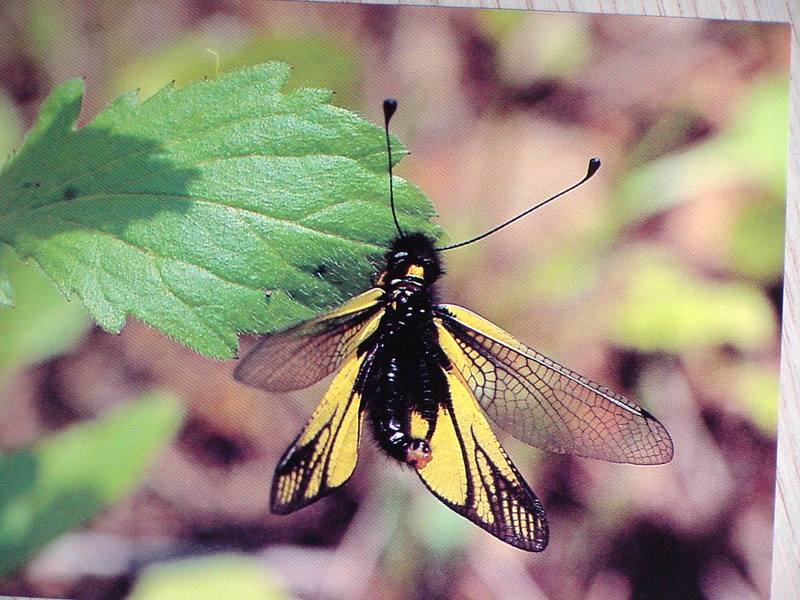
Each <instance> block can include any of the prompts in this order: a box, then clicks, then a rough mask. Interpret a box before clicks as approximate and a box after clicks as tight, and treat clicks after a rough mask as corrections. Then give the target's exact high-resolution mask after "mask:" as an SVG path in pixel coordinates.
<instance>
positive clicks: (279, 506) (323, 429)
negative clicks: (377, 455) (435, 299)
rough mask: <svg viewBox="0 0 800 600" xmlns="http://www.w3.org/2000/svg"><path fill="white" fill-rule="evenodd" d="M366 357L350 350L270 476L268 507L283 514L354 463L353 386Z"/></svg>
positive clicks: (357, 402) (325, 489) (326, 490)
mask: <svg viewBox="0 0 800 600" xmlns="http://www.w3.org/2000/svg"><path fill="white" fill-rule="evenodd" d="M363 361H364V357H363V356H362V357H356V356H355V355H353V356H351V357H350V358H349V359H347V361H346V362H345V364H344V366H343V367H342V369H341V371H339V373H338V374H337V375H336V377H335V378H334V380H333V383H331V386H330V388H328V391H327V393H326V394H325V397H324V398H323V399H322V402H320V404H319V406H318V407H317V409H316V410H315V411H314V414H313V415H311V419H310V420H309V421H308V424H307V425H306V426H305V428H304V429H303V431H302V432H300V435H299V436H297V439H296V440H295V441H294V443H293V444H292V445H291V446H290V447H289V448H288V450H286V452H285V453H284V455H283V457H282V458H281V461H280V462H279V463H278V467H277V468H276V470H275V478H274V480H273V482H272V502H271V504H272V512H274V513H277V514H287V513H290V512H293V511H295V510H298V509H300V508H303V507H304V506H308V505H309V504H311V503H313V502H315V501H317V500H319V499H320V498H322V497H324V496H327V495H328V494H330V493H331V492H333V491H334V490H336V489H337V488H339V487H341V486H342V485H344V484H345V483H346V482H347V480H348V479H350V476H351V475H352V474H353V471H354V470H355V468H356V462H357V460H358V445H359V440H360V439H361V427H362V421H363V419H362V417H361V397H360V395H359V394H358V392H357V391H356V390H355V389H354V384H355V381H356V378H357V376H358V372H359V369H360V367H361V364H362V363H363Z"/></svg>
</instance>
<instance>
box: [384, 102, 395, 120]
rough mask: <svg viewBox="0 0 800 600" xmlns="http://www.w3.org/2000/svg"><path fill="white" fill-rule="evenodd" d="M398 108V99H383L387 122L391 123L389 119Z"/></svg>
mask: <svg viewBox="0 0 800 600" xmlns="http://www.w3.org/2000/svg"><path fill="white" fill-rule="evenodd" d="M396 110H397V100H395V99H394V98H387V99H386V100H384V101H383V116H384V118H385V119H386V123H387V124H388V123H389V119H391V118H392V115H394V112H395V111H396Z"/></svg>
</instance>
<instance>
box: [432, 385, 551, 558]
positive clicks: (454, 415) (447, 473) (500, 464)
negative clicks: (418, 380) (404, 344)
mask: <svg viewBox="0 0 800 600" xmlns="http://www.w3.org/2000/svg"><path fill="white" fill-rule="evenodd" d="M445 375H446V377H447V383H448V387H449V393H450V398H449V399H447V400H446V401H445V402H443V403H441V404H440V407H439V413H438V415H437V418H436V428H435V429H434V432H433V435H432V436H431V440H430V445H431V456H432V459H431V461H430V462H429V463H428V464H427V465H426V466H424V467H422V468H418V469H417V473H418V474H419V476H420V478H421V479H422V481H423V482H424V483H425V485H426V486H427V487H428V489H429V490H430V491H431V492H433V494H434V495H435V496H436V497H437V498H439V499H440V500H441V501H442V502H444V503H445V504H446V505H447V506H449V507H450V508H451V509H453V510H454V511H456V512H457V513H459V514H460V515H463V516H464V517H466V518H467V519H469V520H470V521H472V522H473V523H475V524H476V525H479V526H480V527H482V528H483V529H485V530H486V531H488V532H489V533H491V534H492V535H494V536H496V537H498V538H500V539H501V540H503V541H504V542H507V543H509V544H511V545H513V546H516V547H518V548H522V549H523V550H529V551H532V552H540V551H542V550H544V549H545V547H546V546H547V539H548V527H547V519H546V517H545V514H544V509H543V508H542V505H541V503H540V502H539V500H538V499H537V498H536V496H535V495H534V494H533V492H532V491H531V490H530V488H529V487H528V485H527V484H526V483H525V481H524V480H523V479H522V477H521V476H520V474H519V473H518V472H517V469H516V468H515V467H514V465H513V464H512V462H511V461H510V460H509V458H508V456H507V455H506V453H505V450H503V448H502V446H501V445H500V442H498V441H497V438H496V437H495V435H494V433H493V432H492V430H491V428H490V427H489V423H488V422H487V421H486V418H485V417H484V416H483V414H482V413H481V410H480V408H479V407H478V404H477V402H476V401H475V398H474V397H473V395H472V393H471V391H470V390H469V389H468V388H467V384H466V382H465V381H464V380H463V379H462V377H461V374H460V373H458V372H457V371H449V372H448V371H445Z"/></svg>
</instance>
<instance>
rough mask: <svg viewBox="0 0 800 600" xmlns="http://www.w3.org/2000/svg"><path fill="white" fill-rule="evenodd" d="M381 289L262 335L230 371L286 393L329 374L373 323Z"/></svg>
mask: <svg viewBox="0 0 800 600" xmlns="http://www.w3.org/2000/svg"><path fill="white" fill-rule="evenodd" d="M383 294H384V292H383V290H381V289H379V288H373V289H371V290H368V291H366V292H364V293H363V294H360V295H358V296H356V297H354V298H352V299H351V300H349V301H348V302H346V303H344V304H343V305H341V306H340V307H339V308H337V309H335V310H333V311H331V312H329V313H326V314H324V315H322V316H320V317H318V318H316V319H311V320H310V321H305V322H304V323H300V324H299V325H296V326H294V327H291V328H289V329H287V330H286V331H282V332H280V333H275V334H269V335H266V336H264V337H263V338H262V339H261V340H260V341H259V343H258V345H257V346H256V347H255V348H253V350H252V351H251V352H250V353H249V354H248V355H247V356H246V357H245V358H244V359H243V360H242V362H241V364H239V366H237V367H236V370H235V371H234V373H233V376H234V377H235V378H236V379H238V380H239V381H241V382H242V383H246V384H248V385H251V386H253V387H257V388H260V389H262V390H265V391H268V392H288V391H291V390H299V389H302V388H306V387H308V386H310V385H313V384H314V383H316V382H317V381H319V380H321V379H322V378H324V377H326V376H327V375H330V374H331V373H333V371H335V370H336V369H337V368H338V367H339V365H341V364H342V362H343V361H344V360H345V358H346V357H347V356H349V355H350V354H352V353H354V352H355V350H356V348H357V347H358V344H359V343H360V342H361V341H362V340H363V339H364V338H365V337H366V335H364V334H365V333H367V332H368V331H373V330H374V329H375V328H376V327H377V325H378V320H379V319H378V318H377V316H376V315H378V313H380V307H381V304H380V300H381V298H382V297H383Z"/></svg>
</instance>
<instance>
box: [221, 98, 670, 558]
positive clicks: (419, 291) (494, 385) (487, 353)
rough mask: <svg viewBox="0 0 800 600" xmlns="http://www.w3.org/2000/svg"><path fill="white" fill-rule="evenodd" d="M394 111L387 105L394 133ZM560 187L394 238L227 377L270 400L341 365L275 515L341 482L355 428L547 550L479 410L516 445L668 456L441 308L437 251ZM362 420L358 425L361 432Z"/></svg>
mask: <svg viewBox="0 0 800 600" xmlns="http://www.w3.org/2000/svg"><path fill="white" fill-rule="evenodd" d="M396 107H397V103H396V102H395V101H393V100H387V101H385V102H384V114H385V117H386V121H385V123H386V139H387V148H388V154H389V176H390V177H389V179H390V182H391V163H392V161H391V146H390V145H389V134H388V125H389V120H390V119H391V117H392V115H393V114H394V111H395V109H396ZM599 166H600V161H599V160H597V159H592V161H590V163H589V170H588V172H587V174H586V176H585V177H584V178H583V179H582V180H581V181H579V182H578V183H576V184H575V185H573V186H571V187H569V188H567V189H566V190H564V191H563V192H561V193H559V194H556V195H555V196H553V197H551V198H548V199H547V200H545V201H544V202H541V203H539V204H537V205H536V206H534V207H532V208H530V209H528V210H526V211H525V212H524V213H522V214H520V215H517V216H516V217H514V218H513V219H511V220H510V221H507V222H506V223H503V224H502V225H499V226H498V227H495V228H494V229H492V230H490V231H488V232H486V233H484V234H482V235H480V236H477V237H475V238H472V239H471V240H468V241H466V242H462V243H460V244H455V245H453V246H448V247H446V248H436V247H435V245H434V241H433V240H432V239H430V238H429V237H427V236H425V235H423V234H418V233H415V234H404V233H403V232H402V230H401V229H400V226H399V223H398V222H397V216H396V213H395V211H394V194H393V192H392V187H391V183H390V186H389V188H390V198H391V206H392V215H393V217H394V220H395V225H396V226H397V230H398V234H399V235H398V237H397V238H396V239H395V240H394V242H393V243H392V246H391V248H390V249H389V251H388V252H387V254H386V266H385V268H384V270H383V271H382V272H381V273H380V274H379V276H378V277H377V279H376V280H375V283H374V287H372V289H370V290H368V291H366V292H364V293H362V294H361V295H359V296H356V297H354V298H353V299H351V300H350V301H348V302H346V303H345V304H343V305H342V306H340V307H339V308H337V309H335V310H333V311H331V312H329V313H327V314H324V315H322V316H321V317H318V318H316V319H312V320H310V321H307V322H304V323H301V324H299V325H297V326H295V327H292V328H290V329H288V330H286V331H283V332H281V333H277V334H274V335H267V336H265V337H263V338H262V339H261V341H260V343H259V344H258V345H257V346H256V347H255V348H254V349H253V351H252V352H251V353H250V354H249V355H248V356H247V357H246V358H245V359H244V360H243V362H242V363H241V364H240V365H239V366H238V368H237V369H236V372H235V377H236V378H237V379H238V380H240V381H242V382H244V383H247V384H250V385H253V386H256V387H259V388H261V389H264V390H268V391H271V392H284V391H289V390H296V389H301V388H305V387H308V386H310V385H311V384H313V383H315V382H317V381H319V380H321V379H322V378H324V377H325V376H327V375H329V374H331V373H333V372H334V371H337V370H338V373H337V375H336V376H335V378H334V379H333V382H332V383H331V385H330V388H329V389H328V391H327V393H326V394H325V397H324V398H323V399H322V402H321V403H320V405H319V406H318V407H317V409H316V411H314V414H313V415H312V416H311V419H310V420H309V422H308V424H307V425H306V426H305V428H304V429H303V431H301V432H300V435H299V436H297V438H296V439H295V440H294V442H293V443H292V445H291V446H290V447H289V448H288V450H287V451H286V453H285V454H284V455H283V457H282V458H281V460H280V463H279V464H278V467H277V469H276V471H275V478H274V480H273V484H272V500H271V504H272V507H271V508H272V511H273V512H275V513H279V514H287V513H290V512H293V511H295V510H297V509H300V508H303V507H304V506H307V505H309V504H311V503H313V502H316V501H317V500H319V499H320V498H322V497H324V496H327V495H328V494H330V493H331V492H333V491H335V490H336V489H337V488H339V487H341V486H342V485H344V484H345V483H346V482H347V480H348V479H349V478H350V476H351V475H352V474H353V471H354V470H355V467H356V461H357V459H358V449H359V442H360V438H361V432H362V429H363V428H364V427H365V426H367V427H370V428H371V429H372V435H373V437H374V438H375V440H376V441H377V443H378V445H379V446H380V447H381V448H382V449H383V450H384V451H385V452H386V453H387V454H388V455H389V456H390V457H392V458H393V459H395V460H397V461H400V462H402V463H406V464H408V465H411V466H412V467H413V468H414V469H415V470H416V471H417V473H418V475H419V477H420V478H421V479H422V481H423V483H424V484H425V485H426V486H427V487H428V489H429V490H430V491H431V492H433V494H434V495H435V496H436V497H437V498H439V499H440V500H441V501H442V502H444V503H445V504H446V505H447V506H449V507H450V508H451V509H453V510H454V511H456V512H457V513H459V514H461V515H463V516H464V517H466V518H468V519H469V520H470V521H472V522H473V523H475V524H477V525H479V526H480V527H482V528H484V529H485V530H486V531H488V532H489V533H491V534H492V535H494V536H497V537H498V538H500V539H501V540H503V541H504V542H507V543H509V544H512V545H513V546H516V547H518V548H522V549H523V550H529V551H534V552H537V551H541V550H544V548H545V547H546V546H547V541H548V526H547V519H546V517H545V512H544V508H543V507H542V504H541V503H540V502H539V500H538V499H537V498H536V496H535V495H534V493H533V492H532V491H531V489H530V488H529V487H528V485H527V484H526V483H525V481H524V480H523V479H522V477H521V476H520V474H519V472H518V471H517V469H516V468H515V467H514V464H513V463H512V462H511V460H510V459H509V458H508V455H507V454H506V453H505V451H504V450H503V447H502V446H501V445H500V443H499V442H498V440H497V438H496V437H495V435H494V433H493V432H492V430H491V428H490V427H489V423H488V422H487V420H486V417H485V416H484V414H483V413H484V412H485V413H486V414H488V415H489V417H491V418H492V420H493V421H494V422H495V423H497V424H498V425H499V426H500V427H502V428H503V429H504V430H506V431H507V432H509V433H511V434H512V435H513V436H515V437H517V438H518V439H520V440H522V441H524V442H526V443H528V444H532V445H534V446H537V447H539V448H543V449H545V450H549V451H551V452H559V453H567V454H575V455H578V456H583V457H587V458H596V459H602V460H607V461H612V462H621V463H633V464H643V465H655V464H662V463H665V462H668V461H669V460H670V459H671V458H672V453H673V446H672V440H671V439H670V436H669V434H668V433H667V430H666V429H665V428H664V426H663V425H661V423H659V422H658V421H657V420H656V419H655V418H654V417H653V416H652V415H650V414H649V413H648V412H647V411H645V410H644V409H642V408H641V407H639V406H637V405H636V404H635V403H633V402H631V401H630V400H628V399H627V398H625V397H623V396H621V395H619V394H616V393H614V392H613V391H611V390H609V389H608V388H606V387H603V386H601V385H599V384H597V383H595V382H593V381H590V380H589V379H587V378H586V377H583V376H582V375H579V374H578V373H575V372H574V371H571V370H570V369H567V368H566V367H563V366H561V365H560V364H558V363H556V362H554V361H552V360H550V359H549V358H547V357H546V356H543V355H542V354H540V353H538V352H536V351H535V350H532V349H531V348H528V347H527V346H525V345H524V344H522V343H521V342H519V341H517V340H516V339H514V337H512V336H511V335H509V334H508V333H506V332H505V331H503V330H502V329H500V328H499V327H497V326H496V325H493V324H492V323H490V322H489V321H486V320H485V319H483V318H481V317H479V316H478V315H476V314H475V313H473V312H470V311H469V310H467V309H465V308H461V307H459V306H454V305H450V304H438V303H437V300H436V293H435V284H436V281H437V279H438V278H439V276H440V275H441V273H442V269H441V263H440V260H439V257H438V253H439V252H440V251H442V250H446V249H452V248H455V247H459V246H463V245H466V244H468V243H471V242H473V241H476V240H478V239H481V238H483V237H485V236H486V235H489V234H490V233H493V232H494V231H497V230H498V229H500V228H502V227H505V226H506V225H508V224H510V223H511V222H513V221H515V220H517V219H518V218H521V217H522V216H524V215H525V214H527V213H529V212H531V211H532V210H534V209H536V208H538V207H539V206H542V205H543V204H545V203H547V202H550V201H551V200H553V199H555V198H557V197H558V196H560V195H562V194H564V193H566V192H568V191H569V190H571V189H574V188H575V187H577V186H578V185H580V184H582V183H583V182H584V181H586V180H587V179H589V178H590V177H591V176H592V175H593V174H594V172H596V171H597V169H598V168H599ZM365 424H366V425H365Z"/></svg>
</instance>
